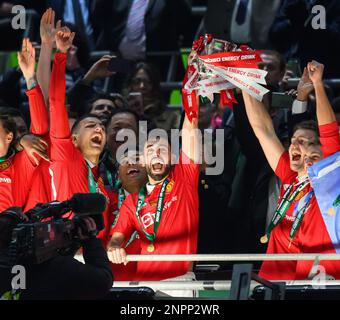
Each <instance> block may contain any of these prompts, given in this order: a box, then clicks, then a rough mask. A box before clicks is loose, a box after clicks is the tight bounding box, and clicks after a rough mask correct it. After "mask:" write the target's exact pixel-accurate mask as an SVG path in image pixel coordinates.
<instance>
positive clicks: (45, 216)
mask: <svg viewBox="0 0 340 320" xmlns="http://www.w3.org/2000/svg"><path fill="white" fill-rule="evenodd" d="M106 205H107V202H106V198H105V197H104V196H103V195H101V194H98V193H91V194H75V195H74V196H73V197H72V198H71V199H70V200H68V201H64V202H50V203H47V204H38V205H37V206H36V207H35V208H33V209H31V210H30V211H28V212H27V213H25V214H22V213H21V215H23V217H24V219H21V220H20V222H19V224H18V225H17V226H16V228H15V229H14V230H13V232H12V241H11V243H10V247H9V254H10V259H11V263H12V264H13V265H15V264H18V263H20V264H27V265H31V264H40V263H43V262H45V261H47V260H49V259H51V258H54V257H56V256H58V255H67V254H74V253H75V252H76V250H78V249H79V248H80V239H79V228H81V230H82V234H83V235H86V236H89V237H91V236H96V234H97V232H99V231H100V230H102V229H104V221H103V216H102V213H103V212H104V211H105V209H106ZM68 212H71V213H70V214H72V215H73V218H72V219H69V218H65V217H64V216H65V214H66V213H68ZM83 217H91V218H92V219H93V220H94V221H95V223H96V226H97V230H96V231H97V232H95V234H86V232H87V230H86V228H84V224H83V223H82V222H83V219H82V218H83Z"/></svg>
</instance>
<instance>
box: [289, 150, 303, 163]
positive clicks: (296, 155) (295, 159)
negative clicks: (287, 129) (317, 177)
mask: <svg viewBox="0 0 340 320" xmlns="http://www.w3.org/2000/svg"><path fill="white" fill-rule="evenodd" d="M291 161H292V163H299V162H300V161H301V154H300V153H298V152H293V153H292V156H291Z"/></svg>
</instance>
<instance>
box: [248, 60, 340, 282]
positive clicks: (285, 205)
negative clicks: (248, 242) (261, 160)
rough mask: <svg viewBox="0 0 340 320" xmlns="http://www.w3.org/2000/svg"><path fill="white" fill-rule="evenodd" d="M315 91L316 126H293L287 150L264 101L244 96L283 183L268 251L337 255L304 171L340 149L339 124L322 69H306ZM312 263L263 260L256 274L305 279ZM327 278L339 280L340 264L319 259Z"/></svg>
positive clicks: (312, 65)
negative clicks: (327, 92)
mask: <svg viewBox="0 0 340 320" xmlns="http://www.w3.org/2000/svg"><path fill="white" fill-rule="evenodd" d="M307 69H308V74H309V78H310V81H311V82H312V83H313V86H314V89H315V93H316V103H317V118H318V126H319V133H320V136H318V128H317V126H316V124H315V123H314V122H302V123H300V124H298V125H297V127H296V128H295V130H294V134H293V137H292V139H291V145H290V147H289V151H288V152H287V151H285V149H284V147H283V145H282V144H281V142H280V140H279V138H278V137H277V136H276V134H275V131H274V126H273V123H272V120H271V118H270V116H269V114H268V112H267V110H266V107H265V106H264V104H263V103H261V102H259V101H257V100H255V99H253V98H252V97H250V96H249V95H248V94H247V93H245V92H243V95H244V100H245V104H246V111H247V115H248V118H249V121H250V124H251V126H252V128H253V130H254V132H255V134H256V136H257V138H258V139H259V141H260V143H261V146H262V149H263V151H264V153H265V155H266V157H267V160H268V162H269V164H270V166H271V167H272V169H273V170H274V171H275V174H276V175H277V176H278V177H279V178H280V180H281V182H282V190H281V198H280V200H279V203H278V206H277V209H276V211H275V213H274V217H273V219H272V221H271V223H270V225H269V227H268V229H267V232H266V235H265V236H263V237H262V238H261V242H263V243H265V242H267V241H268V240H269V245H268V249H267V253H335V249H334V247H333V245H332V242H331V239H330V237H329V234H328V232H327V229H326V227H325V224H324V222H323V219H322V215H321V212H320V209H319V206H318V203H317V201H316V198H315V196H314V192H313V189H312V187H311V185H310V182H309V178H308V174H307V167H308V166H310V165H312V164H313V163H316V162H317V161H319V160H321V159H322V158H323V157H327V156H329V155H331V154H333V153H335V152H337V151H338V150H340V139H339V133H338V124H337V122H336V118H335V115H334V113H333V110H332V108H331V106H330V104H329V101H328V98H327V96H326V92H325V89H324V86H323V82H322V76H323V69H324V66H323V65H321V64H319V63H317V62H315V61H313V62H311V63H309V64H308V66H307ZM306 162H307V165H306ZM312 264H313V262H310V261H298V262H296V261H275V262H274V261H273V262H269V261H268V262H264V263H263V265H262V268H261V271H260V276H262V277H264V278H267V279H285V280H290V279H306V278H307V277H308V275H309V272H310V270H311V267H312ZM321 265H322V266H323V267H325V269H326V272H327V274H329V275H331V276H333V277H335V278H340V263H339V262H335V261H333V262H329V261H322V262H321Z"/></svg>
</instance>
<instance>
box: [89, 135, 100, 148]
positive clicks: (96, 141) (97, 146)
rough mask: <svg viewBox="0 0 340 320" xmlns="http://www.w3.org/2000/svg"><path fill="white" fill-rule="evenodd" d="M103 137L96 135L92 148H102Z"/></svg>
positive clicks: (93, 138) (92, 141) (92, 139)
mask: <svg viewBox="0 0 340 320" xmlns="http://www.w3.org/2000/svg"><path fill="white" fill-rule="evenodd" d="M102 143H103V136H102V135H101V134H100V133H96V134H95V135H93V137H92V138H91V146H92V147H93V148H102Z"/></svg>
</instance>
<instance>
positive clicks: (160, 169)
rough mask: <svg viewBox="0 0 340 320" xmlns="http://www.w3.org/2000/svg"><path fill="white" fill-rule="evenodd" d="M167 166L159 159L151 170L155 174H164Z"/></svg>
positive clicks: (153, 162)
mask: <svg viewBox="0 0 340 320" xmlns="http://www.w3.org/2000/svg"><path fill="white" fill-rule="evenodd" d="M164 168H165V165H164V163H163V162H162V161H160V160H159V159H156V160H155V161H152V162H151V169H152V172H153V173H154V174H161V173H163V171H164Z"/></svg>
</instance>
